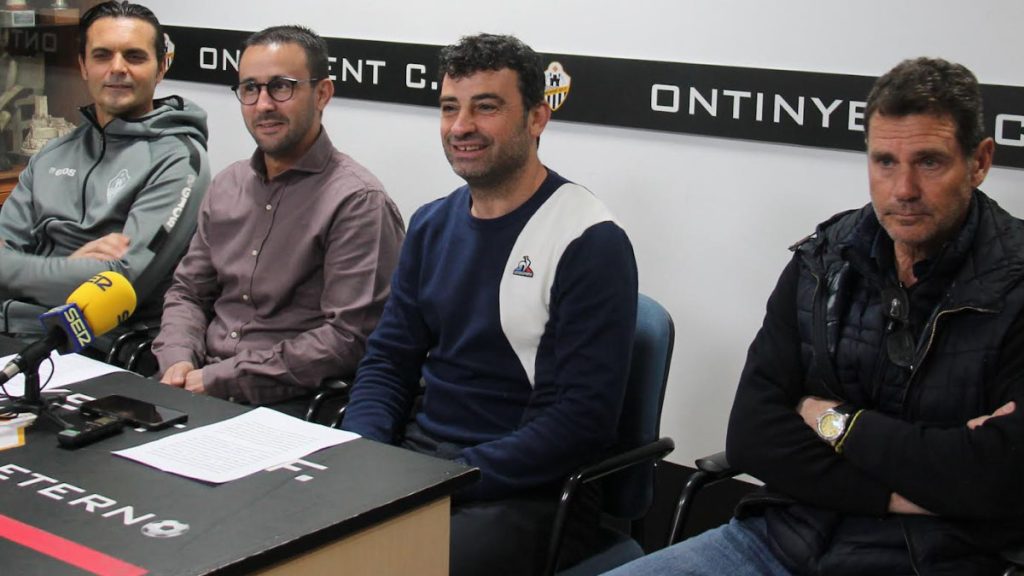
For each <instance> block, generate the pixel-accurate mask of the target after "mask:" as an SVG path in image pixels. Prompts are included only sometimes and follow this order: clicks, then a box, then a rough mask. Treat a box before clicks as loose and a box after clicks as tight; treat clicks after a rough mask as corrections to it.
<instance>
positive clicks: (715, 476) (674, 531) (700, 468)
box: [668, 451, 1024, 576]
mask: <svg viewBox="0 0 1024 576" xmlns="http://www.w3.org/2000/svg"><path fill="white" fill-rule="evenodd" d="M696 464H697V471H696V472H694V473H693V474H691V475H690V478H689V479H688V480H687V482H686V485H685V486H684V487H683V491H682V493H681V494H680V495H679V502H678V504H677V505H676V512H675V516H674V517H673V518H672V527H671V529H670V531H669V536H668V544H669V546H671V545H672V544H675V543H676V542H679V541H680V540H682V537H683V531H684V529H685V528H686V523H687V522H688V521H689V518H690V511H691V510H692V508H693V502H694V501H695V500H696V498H697V493H698V492H700V490H701V489H702V488H704V487H705V486H709V485H711V484H714V483H716V482H719V481H722V480H726V479H728V478H734V477H736V476H738V475H740V474H742V471H741V470H739V469H737V468H733V467H732V466H730V465H729V460H728V459H727V458H726V456H725V452H724V451H723V452H717V453H715V454H711V455H710V456H705V457H703V458H699V459H698V460H697V461H696ZM1003 558H1005V559H1006V561H1007V562H1008V563H1009V566H1007V568H1006V571H1005V572H1003V576H1022V575H1024V548H1016V549H1011V550H1004V551H1003Z"/></svg>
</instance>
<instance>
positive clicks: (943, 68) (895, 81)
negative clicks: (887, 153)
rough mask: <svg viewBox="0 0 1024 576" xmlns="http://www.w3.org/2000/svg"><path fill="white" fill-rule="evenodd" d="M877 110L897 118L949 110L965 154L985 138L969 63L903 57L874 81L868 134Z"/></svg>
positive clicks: (978, 92) (978, 95)
mask: <svg viewBox="0 0 1024 576" xmlns="http://www.w3.org/2000/svg"><path fill="white" fill-rule="evenodd" d="M875 112H878V113H879V114H881V115H882V116H891V117H896V118H900V117H903V116H909V115H911V114H930V115H932V116H945V115H947V114H948V115H949V116H950V117H951V118H952V119H953V122H954V123H955V124H956V140H957V142H958V143H959V144H960V149H961V150H962V151H963V153H964V154H965V155H967V154H971V153H973V152H974V151H975V150H976V149H977V148H978V144H981V141H982V140H984V139H985V120H984V116H983V115H982V101H981V88H980V87H979V86H978V79H977V78H975V77H974V74H973V73H972V72H971V71H970V70H968V69H967V68H966V67H964V66H962V65H960V64H954V63H952V62H947V61H946V60H942V59H941V58H916V59H913V60H904V61H903V62H900V63H899V64H897V65H896V67H895V68H893V69H892V70H890V71H888V72H886V73H885V75H884V76H882V77H881V78H879V79H878V80H877V81H876V82H875V85H874V87H873V88H871V93H870V94H868V102H867V109H866V110H865V112H864V117H865V118H866V119H867V122H866V123H865V124H864V133H865V135H867V132H868V130H869V129H870V126H871V116H872V115H874V113H875Z"/></svg>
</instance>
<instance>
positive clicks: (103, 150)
mask: <svg viewBox="0 0 1024 576" xmlns="http://www.w3.org/2000/svg"><path fill="white" fill-rule="evenodd" d="M99 132H100V142H101V146H100V156H99V158H97V159H96V162H95V163H93V165H92V167H90V168H89V171H88V172H86V174H85V179H84V180H82V219H81V220H80V221H79V224H84V223H85V214H86V209H85V208H86V203H85V201H86V198H85V196H86V191H87V190H88V189H89V178H90V177H91V176H92V173H93V171H95V170H96V167H97V166H99V165H100V162H103V157H104V156H105V155H106V154H107V134H106V132H104V131H103V129H102V128H100V129H99Z"/></svg>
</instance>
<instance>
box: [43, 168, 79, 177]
mask: <svg viewBox="0 0 1024 576" xmlns="http://www.w3.org/2000/svg"><path fill="white" fill-rule="evenodd" d="M47 172H49V173H50V175H51V176H67V177H68V178H74V177H75V173H76V172H77V170H75V169H74V168H54V167H53V166H50V169H49V170H47Z"/></svg>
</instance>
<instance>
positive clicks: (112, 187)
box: [107, 168, 132, 204]
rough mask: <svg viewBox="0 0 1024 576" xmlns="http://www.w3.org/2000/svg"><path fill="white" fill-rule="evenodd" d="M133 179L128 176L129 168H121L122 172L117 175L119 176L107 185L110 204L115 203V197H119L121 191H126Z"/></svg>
mask: <svg viewBox="0 0 1024 576" xmlns="http://www.w3.org/2000/svg"><path fill="white" fill-rule="evenodd" d="M131 179H132V177H131V176H129V175H128V169H127V168H121V171H120V172H118V173H117V176H114V177H113V178H111V179H110V182H109V183H108V184H107V203H108V204H109V203H111V202H113V201H114V196H117V194H118V193H119V192H121V190H124V187H125V186H127V185H128V181H129V180H131Z"/></svg>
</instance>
